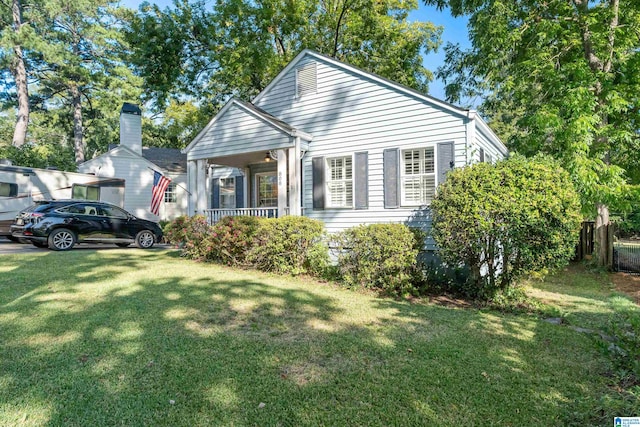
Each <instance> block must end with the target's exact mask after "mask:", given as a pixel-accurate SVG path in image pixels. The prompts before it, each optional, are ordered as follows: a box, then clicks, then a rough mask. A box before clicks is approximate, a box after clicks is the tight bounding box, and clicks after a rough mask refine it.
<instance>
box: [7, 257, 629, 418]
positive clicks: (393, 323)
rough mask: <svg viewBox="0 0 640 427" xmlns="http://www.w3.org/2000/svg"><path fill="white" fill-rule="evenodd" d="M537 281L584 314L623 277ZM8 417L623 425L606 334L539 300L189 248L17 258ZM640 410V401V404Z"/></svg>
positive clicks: (559, 302)
mask: <svg viewBox="0 0 640 427" xmlns="http://www.w3.org/2000/svg"><path fill="white" fill-rule="evenodd" d="M532 293H533V294H534V295H535V296H536V297H537V298H540V299H542V300H544V301H545V302H546V304H548V305H549V306H551V307H552V308H551V311H554V312H557V313H559V315H561V316H562V317H564V318H565V319H566V321H567V322H568V323H569V324H575V325H582V326H584V327H591V328H593V327H596V328H597V327H598V325H599V324H600V323H601V322H604V321H605V320H606V318H607V317H608V316H609V315H610V314H611V313H613V312H614V310H615V309H616V307H620V306H624V307H627V308H628V307H630V305H631V303H630V302H629V301H628V300H626V299H624V298H621V297H617V296H615V295H612V294H611V289H610V282H609V280H608V278H607V276H606V275H593V274H589V273H585V272H583V271H581V270H576V271H568V272H565V273H563V274H562V275H560V276H556V277H555V278H554V279H553V280H551V281H549V282H545V283H540V284H536V285H535V289H532ZM0 346H1V350H0V425H2V426H15V425H24V426H58V425H64V426H89V425H95V426H106V425H126V426H136V425H166V426H196V425H225V426H245V425H258V426H278V425H280V426H300V425H326V426H342V425H362V426H365V425H366V426H411V425H415V426H421V425H437V426H441V425H500V426H505V425H513V426H522V425H526V426H532V425H541V426H551V425H569V424H576V425H577V424H581V425H589V424H598V423H600V422H602V421H603V420H606V421H607V424H610V420H612V418H613V416H617V415H619V416H636V415H640V410H639V411H638V413H635V414H631V413H629V414H614V413H606V411H605V412H603V406H602V398H603V396H605V395H607V393H608V392H609V391H610V389H609V387H608V381H607V378H606V377H605V376H604V375H603V374H604V373H605V372H606V369H607V359H606V358H605V357H604V355H603V353H602V352H600V351H599V350H598V348H597V346H595V345H594V341H593V339H592V338H590V337H589V335H587V334H584V333H579V332H576V331H575V330H573V329H571V328H569V327H567V326H565V325H554V324H551V323H549V322H546V321H544V320H542V319H541V318H539V317H536V316H533V315H527V314H518V315H517V314H500V313H497V312H491V311H481V310H476V309H460V308H450V307H443V306H437V305H430V304H428V303H424V304H421V303H420V304H417V303H411V302H405V301H399V302H398V301H392V300H388V299H380V298H376V297H374V296H371V295H364V294H362V293H358V292H353V291H349V290H344V289H340V288H337V287H334V286H332V285H328V284H320V283H317V282H315V281H312V280H308V279H300V278H287V277H278V276H272V275H266V274H261V273H258V272H252V271H251V272H247V271H239V270H233V269H229V268H225V267H220V266H217V265H212V264H201V263H195V262H191V261H187V260H184V259H181V258H180V257H179V256H178V253H177V252H175V251H160V250H151V251H141V250H136V249H127V250H103V251H94V250H74V251H71V252H67V253H56V252H39V253H37V254H35V255H34V254H29V255H28V256H26V255H15V256H13V255H12V256H7V255H3V256H2V257H0ZM639 409H640V407H639Z"/></svg>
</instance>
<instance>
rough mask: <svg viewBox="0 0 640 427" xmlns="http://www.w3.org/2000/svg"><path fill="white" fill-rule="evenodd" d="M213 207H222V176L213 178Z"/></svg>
mask: <svg viewBox="0 0 640 427" xmlns="http://www.w3.org/2000/svg"><path fill="white" fill-rule="evenodd" d="M211 209H220V178H213V179H212V180H211Z"/></svg>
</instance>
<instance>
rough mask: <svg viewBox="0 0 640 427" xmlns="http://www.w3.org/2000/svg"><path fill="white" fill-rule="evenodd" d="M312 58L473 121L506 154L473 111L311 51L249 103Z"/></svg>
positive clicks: (283, 71)
mask: <svg viewBox="0 0 640 427" xmlns="http://www.w3.org/2000/svg"><path fill="white" fill-rule="evenodd" d="M307 56H309V57H313V58H316V59H319V60H321V61H325V62H327V63H329V64H332V65H333V66H335V67H337V68H342V69H343V70H347V71H349V72H351V73H353V74H356V75H359V76H361V77H364V78H366V79H369V80H373V81H374V82H377V83H379V84H381V85H383V86H387V87H389V88H392V89H394V90H396V91H398V92H401V93H404V94H406V95H409V96H412V97H414V98H417V99H419V100H421V101H423V102H427V103H430V104H432V105H435V106H437V107H439V108H442V109H443V110H445V111H448V112H450V113H452V114H455V115H457V116H459V117H465V118H468V119H470V120H475V121H476V123H477V124H478V127H479V128H480V129H482V130H484V131H485V133H487V134H488V135H490V136H491V137H492V138H494V139H495V142H496V143H497V144H499V145H501V147H500V148H501V150H502V151H503V152H504V153H506V152H507V147H506V146H505V145H504V143H503V142H502V141H501V140H500V138H498V136H497V135H496V134H495V133H494V132H493V130H492V129H491V128H490V127H489V125H488V124H487V123H486V122H485V121H484V120H483V119H482V117H480V115H479V114H477V113H476V111H475V110H470V109H463V108H460V107H457V106H455V105H453V104H450V103H448V102H446V101H442V100H440V99H438V98H435V97H433V96H431V95H427V94H424V93H422V92H419V91H417V90H415V89H412V88H410V87H407V86H404V85H402V84H400V83H396V82H394V81H392V80H389V79H387V78H384V77H381V76H379V75H377V74H375V73H371V72H368V71H364V70H362V69H360V68H357V67H354V66H353V65H349V64H347V63H344V62H341V61H338V60H337V59H335V58H332V57H330V56H327V55H323V54H321V53H318V52H315V51H313V50H311V49H304V50H303V51H302V52H300V53H299V54H298V55H297V56H296V57H295V58H294V59H293V60H292V61H291V62H289V64H288V65H287V66H286V67H284V69H283V70H282V71H280V73H279V74H278V75H277V76H276V77H275V78H274V79H273V80H272V81H271V82H270V83H269V84H268V85H267V87H265V88H264V89H263V90H262V91H261V92H260V93H259V94H258V95H257V96H256V97H255V98H253V100H252V101H251V102H252V104H256V103H258V102H259V101H260V99H262V97H263V96H264V95H265V94H267V93H268V92H269V91H271V89H272V88H273V87H274V86H275V85H277V84H278V82H279V81H280V80H281V79H282V78H283V77H284V76H285V75H286V74H287V73H288V72H289V71H291V70H292V69H293V68H295V67H296V66H297V65H298V63H299V62H300V61H302V59H303V58H305V57H307ZM256 108H257V107H256Z"/></svg>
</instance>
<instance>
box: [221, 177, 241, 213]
mask: <svg viewBox="0 0 640 427" xmlns="http://www.w3.org/2000/svg"><path fill="white" fill-rule="evenodd" d="M223 179H232V180H233V207H224V205H223V203H222V196H228V194H222V189H223V188H225V187H224V186H223V185H222V180H223ZM218 206H219V208H220V209H236V208H237V206H236V177H235V176H223V177H220V178H218Z"/></svg>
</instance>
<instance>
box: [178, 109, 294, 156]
mask: <svg viewBox="0 0 640 427" xmlns="http://www.w3.org/2000/svg"><path fill="white" fill-rule="evenodd" d="M292 145H293V141H292V139H291V137H289V136H288V135H286V134H284V133H283V132H282V131H280V130H278V129H276V128H274V127H273V126H271V125H270V124H268V123H266V122H264V121H262V120H260V119H258V118H257V117H255V116H253V115H251V114H249V113H248V112H247V111H245V110H243V109H241V108H240V107H238V106H237V105H231V106H230V108H229V109H228V110H226V111H225V112H224V113H223V114H222V116H219V117H217V119H216V122H215V123H214V124H213V126H211V128H209V130H208V131H207V132H206V134H204V135H202V138H201V139H200V141H199V142H198V143H197V144H196V145H195V146H194V147H193V148H192V149H191V150H189V153H188V159H189V160H196V159H206V158H212V157H224V156H232V155H236V154H243V153H249V152H252V151H265V150H275V149H279V148H286V147H290V146H292Z"/></svg>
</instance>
